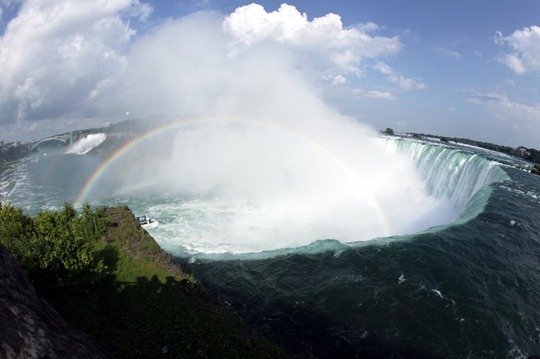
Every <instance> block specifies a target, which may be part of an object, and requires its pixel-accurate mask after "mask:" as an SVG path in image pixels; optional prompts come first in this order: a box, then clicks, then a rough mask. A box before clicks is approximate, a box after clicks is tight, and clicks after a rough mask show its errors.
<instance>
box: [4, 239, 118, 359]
mask: <svg viewBox="0 0 540 359" xmlns="http://www.w3.org/2000/svg"><path fill="white" fill-rule="evenodd" d="M0 323H2V325H0V357H2V358H7V359H11V358H112V357H111V356H110V355H109V354H107V353H106V352H105V351H103V350H102V349H101V348H99V347H98V346H97V345H96V344H95V343H94V342H92V341H91V340H90V339H89V338H88V337H87V336H86V334H84V333H83V332H81V331H78V330H76V329H74V328H73V327H71V326H70V325H68V324H67V323H66V322H65V321H64V320H63V319H62V318H61V317H60V315H59V314H58V313H57V312H56V311H55V310H54V309H53V308H52V307H51V306H50V305H49V304H47V302H45V301H44V300H43V299H42V298H40V297H39V296H38V295H37V293H36V291H35V290H34V287H33V286H32V284H31V283H30V281H29V280H28V278H27V277H26V275H25V274H24V272H23V271H22V269H21V267H20V266H19V264H18V263H17V262H16V261H15V260H14V259H13V258H12V257H11V255H10V254H9V252H8V251H7V250H6V248H5V247H4V246H2V245H1V244H0Z"/></svg>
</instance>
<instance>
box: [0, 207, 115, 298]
mask: <svg viewBox="0 0 540 359" xmlns="http://www.w3.org/2000/svg"><path fill="white" fill-rule="evenodd" d="M107 225H108V222H107V220H106V219H105V218H104V217H103V216H102V215H101V214H100V212H99V211H92V210H91V209H90V207H89V206H87V205H86V206H85V207H83V214H82V215H81V216H77V212H76V211H75V209H74V208H73V206H72V205H70V204H66V205H65V206H64V208H63V210H62V211H43V212H40V213H38V214H37V216H36V217H34V218H31V217H29V216H26V215H25V214H24V213H23V212H22V210H21V209H16V208H14V207H13V206H11V205H10V204H5V205H4V206H3V207H1V208H0V243H2V244H3V245H4V246H5V247H6V248H7V249H8V250H9V251H10V252H11V253H12V254H13V256H14V257H15V258H16V259H17V261H18V262H19V263H20V264H21V266H22V267H23V269H24V270H25V272H26V274H27V275H28V277H29V278H30V280H31V281H32V282H33V283H34V285H36V287H38V288H39V289H42V290H52V289H54V288H58V287H70V288H72V289H76V288H80V287H86V286H91V285H94V284H95V283H97V282H98V281H99V280H100V278H102V277H103V276H104V275H106V274H107V272H108V268H107V266H106V265H105V263H104V260H103V258H100V255H99V253H98V252H97V251H96V250H95V245H96V241H97V239H99V237H100V236H102V235H103V234H104V233H105V231H106V228H107Z"/></svg>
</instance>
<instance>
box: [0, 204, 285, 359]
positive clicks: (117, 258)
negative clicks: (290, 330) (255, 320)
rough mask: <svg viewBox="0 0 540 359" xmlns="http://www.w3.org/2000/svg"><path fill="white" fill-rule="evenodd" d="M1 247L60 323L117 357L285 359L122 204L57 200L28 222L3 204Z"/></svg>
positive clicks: (20, 211) (23, 216)
mask: <svg viewBox="0 0 540 359" xmlns="http://www.w3.org/2000/svg"><path fill="white" fill-rule="evenodd" d="M0 242H1V243H2V244H4V245H5V246H6V247H7V248H8V250H10V251H11V253H12V254H13V255H14V256H15V257H16V259H17V260H19V263H21V265H22V267H23V269H25V271H26V272H27V274H28V276H29V277H30V279H31V280H32V281H33V282H34V285H36V287H37V289H38V291H39V293H40V294H41V295H43V296H45V298H46V299H47V301H48V302H49V303H50V304H52V305H53V307H55V309H56V310H57V311H59V312H60V314H61V315H62V317H63V318H64V319H65V320H66V321H67V322H69V323H70V324H71V325H73V326H75V327H76V328H78V329H80V330H83V331H85V332H86V333H87V334H88V335H89V336H90V337H91V338H92V339H93V340H95V341H96V342H97V344H98V345H100V346H102V347H103V348H104V349H106V350H107V351H109V352H110V353H112V354H113V355H114V356H116V357H119V358H164V357H167V358H193V357H198V358H215V357H228V358H285V357H287V353H286V352H285V351H284V350H283V349H281V348H279V347H276V346H275V345H273V344H272V343H270V342H269V341H267V340H265V339H261V338H258V337H257V335H256V333H255V332H253V331H252V330H250V329H249V328H246V327H245V326H244V325H243V323H242V322H241V320H240V319H239V318H238V317H236V316H235V315H233V314H232V313H230V312H229V311H228V310H227V309H224V308H220V307H218V306H217V305H216V304H215V303H213V302H211V300H210V299H209V298H208V296H207V295H205V294H204V293H203V292H202V290H201V288H200V286H199V285H196V284H195V281H194V280H193V278H192V277H191V276H189V275H186V274H185V273H183V272H182V271H181V269H180V267H179V266H177V265H175V264H174V263H173V262H172V260H171V258H170V257H169V256H168V255H167V254H166V253H165V252H164V251H163V250H162V249H161V248H160V247H159V246H158V245H157V243H156V242H155V241H154V240H153V238H152V237H150V235H149V234H148V232H146V231H145V230H144V229H142V228H141V227H140V225H139V223H138V221H137V220H136V219H135V216H133V213H131V211H130V210H129V209H128V208H127V207H116V208H100V209H97V210H92V209H91V208H90V206H88V205H86V204H85V205H84V206H83V208H82V210H81V213H80V214H78V213H77V211H75V209H74V208H73V206H71V205H69V204H66V205H65V206H64V208H63V209H62V210H60V211H45V212H40V213H39V214H37V215H36V216H35V217H34V218H31V217H29V216H27V215H25V214H24V213H23V211H22V210H20V209H17V208H14V207H13V206H11V205H10V204H5V205H4V206H0ZM74 289H83V290H74Z"/></svg>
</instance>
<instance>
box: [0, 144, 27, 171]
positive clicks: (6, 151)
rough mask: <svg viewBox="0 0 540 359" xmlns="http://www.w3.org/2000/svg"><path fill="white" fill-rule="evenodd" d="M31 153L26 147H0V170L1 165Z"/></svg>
mask: <svg viewBox="0 0 540 359" xmlns="http://www.w3.org/2000/svg"><path fill="white" fill-rule="evenodd" d="M31 152H32V151H31V150H30V149H29V148H28V147H27V146H26V145H15V144H9V145H2V146H0V169H1V167H2V165H4V164H6V163H9V162H13V161H17V160H19V159H21V158H23V157H25V156H27V155H29V154H30V153H31Z"/></svg>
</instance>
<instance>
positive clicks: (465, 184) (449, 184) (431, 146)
mask: <svg viewBox="0 0 540 359" xmlns="http://www.w3.org/2000/svg"><path fill="white" fill-rule="evenodd" d="M382 141H383V145H384V147H385V148H386V149H387V150H388V151H392V152H394V153H396V154H401V155H405V156H407V157H408V158H409V159H410V160H411V161H412V162H413V163H414V164H415V166H416V168H417V170H418V172H419V174H420V175H421V176H422V178H423V179H424V180H425V182H426V185H427V188H428V191H429V194H431V195H432V196H434V197H436V198H444V197H446V198H448V199H449V200H450V201H451V203H452V204H453V205H454V207H455V208H456V209H457V210H458V211H459V212H461V211H463V210H464V209H465V208H466V207H467V205H468V204H469V201H470V200H471V199H472V198H473V196H474V195H475V194H476V193H477V192H478V191H479V190H480V189H482V188H484V187H486V186H488V185H490V184H492V183H494V182H502V181H504V180H507V179H508V175H507V174H506V172H504V170H503V169H502V168H501V167H500V165H499V164H498V163H497V162H494V161H490V160H487V159H485V158H483V157H481V156H479V155H478V154H476V153H474V152H471V151H469V150H466V149H462V148H458V147H452V146H451V145H443V144H437V143H428V142H422V141H418V140H411V139H403V138H396V137H384V138H383V139H382Z"/></svg>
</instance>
